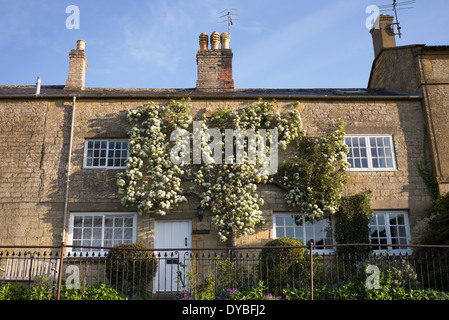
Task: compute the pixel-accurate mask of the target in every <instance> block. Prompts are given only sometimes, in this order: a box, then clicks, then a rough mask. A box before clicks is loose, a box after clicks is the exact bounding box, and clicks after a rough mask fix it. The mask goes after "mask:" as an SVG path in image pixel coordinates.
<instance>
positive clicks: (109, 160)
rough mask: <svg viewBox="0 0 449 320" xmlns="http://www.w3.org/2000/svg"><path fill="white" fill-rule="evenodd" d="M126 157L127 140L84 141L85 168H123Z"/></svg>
mask: <svg viewBox="0 0 449 320" xmlns="http://www.w3.org/2000/svg"><path fill="white" fill-rule="evenodd" d="M127 159H128V141H125V140H87V141H86V143H85V146H84V167H85V168H113V169H120V168H125V167H126V160H127Z"/></svg>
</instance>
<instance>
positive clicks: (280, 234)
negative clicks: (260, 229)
mask: <svg viewBox="0 0 449 320" xmlns="http://www.w3.org/2000/svg"><path fill="white" fill-rule="evenodd" d="M282 237H285V233H284V228H283V227H276V238H282Z"/></svg>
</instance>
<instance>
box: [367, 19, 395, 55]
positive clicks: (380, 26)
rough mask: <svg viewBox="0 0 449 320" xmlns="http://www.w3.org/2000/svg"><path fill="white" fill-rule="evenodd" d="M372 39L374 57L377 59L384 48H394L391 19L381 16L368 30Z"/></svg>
mask: <svg viewBox="0 0 449 320" xmlns="http://www.w3.org/2000/svg"><path fill="white" fill-rule="evenodd" d="M370 33H371V36H372V37H373V45H374V57H375V58H377V56H378V55H379V53H380V52H381V51H382V50H383V49H384V48H392V47H396V39H395V36H394V25H393V17H392V16H387V15H385V14H381V15H379V16H378V17H377V20H376V22H375V23H374V25H373V27H372V28H371V30H370Z"/></svg>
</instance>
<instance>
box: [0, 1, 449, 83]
mask: <svg viewBox="0 0 449 320" xmlns="http://www.w3.org/2000/svg"><path fill="white" fill-rule="evenodd" d="M403 1H405V0H402V1H401V0H398V2H403ZM392 3H393V0H314V1H310V0H309V1H305V0H277V1H269V0H239V1H237V0H126V1H123V0H122V1H117V0H109V1H106V0H93V1H92V0H79V1H76V0H70V1H67V0H35V1H31V0H0V85H35V83H36V79H37V77H38V76H39V77H41V79H42V85H64V84H65V82H66V80H67V75H68V68H69V52H70V50H71V49H75V48H76V41H77V40H79V39H83V40H85V41H86V55H87V60H88V64H89V67H88V69H87V75H86V87H95V88H194V87H195V86H196V79H197V65H196V52H197V50H198V49H199V44H198V38H199V35H200V34H201V33H202V32H206V33H207V34H209V35H210V34H211V33H212V32H213V31H217V32H219V33H222V32H225V31H226V32H227V31H228V24H227V20H226V17H222V16H223V15H225V13H226V12H227V11H226V10H229V9H233V10H230V11H231V12H232V13H233V14H234V15H233V18H234V20H233V25H232V26H231V49H232V51H233V54H234V58H233V78H234V84H235V87H236V88H274V89H277V88H306V89H307V88H365V87H366V86H367V83H368V77H369V73H370V70H371V65H372V62H373V59H374V51H373V45H372V38H371V35H370V33H369V29H368V27H367V24H368V25H369V24H370V22H372V17H373V15H374V14H375V13H374V12H373V11H371V10H369V11H368V12H367V8H368V7H369V6H371V5H377V6H381V5H388V4H392ZM71 5H72V6H73V5H74V6H76V7H77V8H78V9H79V19H76V20H75V19H74V18H75V16H74V15H73V14H74V13H75V12H74V11H71V10H68V11H67V9H68V7H69V6H71ZM411 6H412V7H413V8H412V9H407V10H400V11H399V12H398V14H399V22H400V25H401V27H402V37H401V39H399V37H396V43H397V45H398V46H404V45H412V44H426V45H449V19H448V14H449V1H448V0H426V1H425V0H416V3H414V4H412V5H411ZM383 13H386V14H393V12H392V11H390V12H383ZM77 21H79V26H77V25H76V24H75V22H77ZM73 26H75V28H73Z"/></svg>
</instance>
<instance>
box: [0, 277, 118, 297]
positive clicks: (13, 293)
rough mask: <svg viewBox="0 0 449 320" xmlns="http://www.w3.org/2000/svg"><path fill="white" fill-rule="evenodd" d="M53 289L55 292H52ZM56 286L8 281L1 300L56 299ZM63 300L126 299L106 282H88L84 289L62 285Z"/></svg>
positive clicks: (1, 289)
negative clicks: (20, 283)
mask: <svg viewBox="0 0 449 320" xmlns="http://www.w3.org/2000/svg"><path fill="white" fill-rule="evenodd" d="M52 291H53V293H52ZM55 291H56V287H55V286H54V285H50V286H49V285H47V283H44V282H43V281H37V282H34V283H33V284H32V285H31V286H30V287H26V286H23V285H19V284H11V283H7V284H5V285H3V286H0V301H1V300H56V296H55V294H54V293H55ZM60 299H61V300H124V298H122V297H121V296H120V294H119V292H118V291H117V290H115V289H113V288H111V287H110V286H107V285H106V284H104V283H97V284H88V285H87V286H86V287H85V288H84V289H72V288H70V289H69V288H67V286H65V285H62V286H61V295H60Z"/></svg>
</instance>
